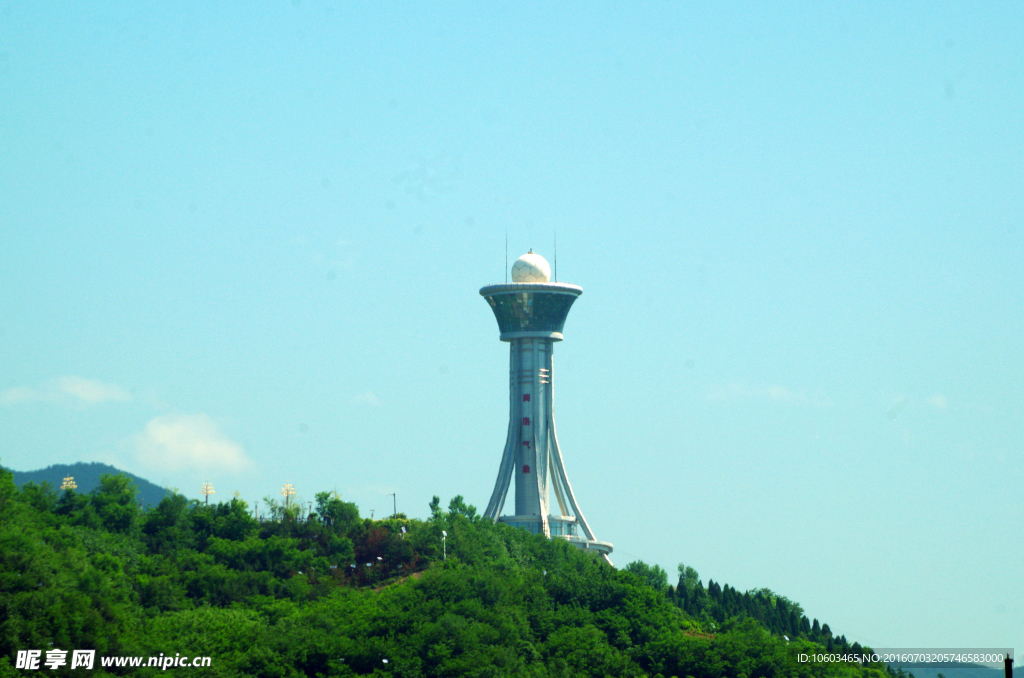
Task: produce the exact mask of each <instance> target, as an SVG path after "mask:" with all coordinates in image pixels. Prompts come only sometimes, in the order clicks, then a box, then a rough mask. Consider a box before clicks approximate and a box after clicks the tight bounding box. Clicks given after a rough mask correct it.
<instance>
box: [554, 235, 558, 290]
mask: <svg viewBox="0 0 1024 678" xmlns="http://www.w3.org/2000/svg"><path fill="white" fill-rule="evenodd" d="M555 282H558V227H557V226H555Z"/></svg>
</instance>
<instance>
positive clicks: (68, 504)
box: [0, 472, 885, 678]
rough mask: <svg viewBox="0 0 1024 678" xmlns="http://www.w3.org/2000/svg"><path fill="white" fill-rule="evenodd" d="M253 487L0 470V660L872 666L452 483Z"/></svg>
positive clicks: (817, 674) (765, 603)
mask: <svg viewBox="0 0 1024 678" xmlns="http://www.w3.org/2000/svg"><path fill="white" fill-rule="evenodd" d="M267 501H268V502H269V504H270V507H271V508H270V515H269V516H267V519H266V520H264V521H257V520H255V519H254V518H253V516H252V512H251V511H250V510H249V508H248V507H247V506H246V505H245V503H244V502H242V501H239V500H237V499H233V500H231V501H229V502H223V503H219V504H214V505H210V506H204V505H202V504H199V503H198V502H195V501H189V500H187V499H185V498H184V497H182V496H181V495H172V496H168V497H166V498H165V499H164V500H163V501H161V502H160V504H159V505H158V506H156V507H155V508H153V509H151V510H148V511H143V510H140V509H139V506H138V503H137V501H136V499H135V492H134V488H133V486H132V484H131V482H130V481H129V480H128V479H127V478H126V477H124V476H104V477H103V478H102V479H101V481H100V484H99V486H98V487H97V488H96V489H95V490H94V491H92V492H91V493H89V494H87V495H85V494H80V493H77V492H74V491H66V492H62V493H57V492H55V491H53V490H52V489H50V488H49V487H47V486H38V485H34V484H31V483H29V484H26V485H25V486H24V487H22V488H21V490H18V489H17V488H16V487H15V485H14V483H13V482H12V479H11V476H10V474H8V473H4V472H0V676H7V675H19V672H18V671H17V670H16V669H14V668H12V667H13V660H14V656H15V653H16V651H17V650H19V649H41V650H44V651H45V650H48V649H52V648H59V649H69V650H70V649H95V650H96V651H97V657H105V656H107V657H109V656H114V655H122V656H125V655H127V656H143V657H144V656H156V655H159V654H161V653H164V654H166V655H174V654H175V653H181V654H183V655H187V656H197V655H201V656H209V657H211V658H212V659H211V665H210V667H209V668H207V669H202V670H201V671H198V673H196V675H212V676H239V675H244V676H282V677H285V676H288V677H291V676H350V675H377V674H379V675H400V676H463V675H465V676H645V675H649V676H659V675H660V676H679V677H680V678H683V677H693V678H760V677H762V676H764V677H771V678H775V677H782V676H786V677H793V678H811V677H812V676H813V677H814V678H829V677H832V676H836V677H839V676H851V677H853V676H856V677H857V678H884V676H885V673H884V670H883V669H882V668H881V667H878V666H874V667H863V668H862V667H859V666H857V665H855V664H854V665H852V666H851V665H845V664H844V665H837V664H827V665H819V666H812V665H808V664H799V663H796V662H795V661H794V659H793V657H794V655H795V654H796V653H797V652H810V651H814V650H815V649H817V650H818V651H820V650H821V649H823V648H824V647H825V646H826V645H827V644H828V643H829V642H831V643H832V644H833V645H837V644H838V643H839V642H840V641H839V640H838V639H834V638H832V637H831V633H830V632H828V631H827V627H826V626H821V627H818V625H817V622H815V623H814V625H813V626H808V625H807V623H806V617H804V616H803V615H802V611H801V610H800V608H799V606H797V605H796V604H794V603H792V602H790V601H788V600H786V599H785V598H783V597H781V596H776V595H775V594H772V593H771V592H768V591H759V592H754V593H748V594H738V593H736V592H735V591H734V590H733V589H731V588H730V587H727V586H726V587H720V586H719V585H718V584H714V583H711V582H709V585H708V587H707V588H704V587H703V585H702V584H701V582H700V581H699V579H697V578H696V573H695V572H693V571H692V569H689V568H685V567H681V568H680V569H681V577H680V581H679V583H678V585H677V586H669V585H668V584H667V577H666V576H665V573H664V571H662V570H661V569H660V568H657V567H656V566H655V567H650V566H647V565H645V564H643V563H639V562H638V563H633V564H631V565H630V566H629V567H627V568H626V569H625V570H616V569H614V568H612V567H610V566H608V565H606V564H605V563H603V562H601V561H599V560H597V559H595V558H593V557H591V556H590V555H588V554H586V553H584V552H582V551H580V550H578V549H576V548H574V547H572V546H570V545H569V544H567V543H565V542H562V541H557V540H554V541H548V540H546V539H544V538H543V537H539V536H533V535H530V534H528V533H526V532H525V531H522V530H515V529H512V528H509V527H507V526H504V525H494V524H492V523H490V522H489V521H487V520H483V519H481V518H480V517H479V516H478V515H477V514H476V510H475V509H474V508H473V507H472V506H467V505H466V504H465V502H464V501H463V500H462V498H461V497H456V498H455V499H453V500H452V501H451V502H450V504H449V506H448V510H447V511H445V510H442V509H441V507H440V502H439V501H438V499H437V498H436V497H435V500H434V502H433V503H432V504H431V515H430V517H429V518H428V519H427V520H424V521H420V520H410V519H407V518H405V517H404V516H401V515H399V516H396V517H392V518H391V519H387V520H378V521H371V520H367V519H365V518H361V517H360V516H359V512H358V510H357V508H356V507H355V505H353V504H351V503H348V502H345V501H342V500H341V499H340V498H338V497H337V496H335V495H333V494H329V493H321V494H318V495H316V507H315V511H314V512H310V513H305V512H300V510H299V508H298V506H294V505H293V506H282V505H281V504H278V503H274V502H272V501H270V500H267ZM442 531H444V532H447V535H448V536H447V540H446V543H444V544H443V543H442ZM445 548H446V550H447V559H445V556H444V550H445ZM794 614H796V615H797V623H796V629H797V630H796V631H795V632H792V635H790V638H791V640H790V641H789V642H787V641H786V640H784V639H783V638H782V637H781V634H780V632H779V631H778V630H777V629H785V630H787V631H792V627H793V624H792V622H791V620H792V619H793V615H794ZM783 620H784V621H783ZM804 627H807V628H806V629H805V628H804ZM815 627H816V628H817V631H816V632H815ZM815 633H816V634H817V635H815ZM787 635H789V634H787ZM815 640H817V641H819V642H820V643H822V644H821V645H819V644H817V643H816V642H815ZM842 642H843V643H845V641H842ZM385 660H387V662H385ZM186 671H189V672H194V671H197V670H196V669H182V670H181V673H182V674H184V673H185V672H186ZM31 673H33V674H34V673H36V672H31ZM47 673H51V674H56V675H67V674H69V673H71V672H70V671H69V670H68V669H67V667H63V668H60V669H57V670H56V671H47ZM161 673H163V672H162V671H160V670H159V669H157V668H145V667H143V668H116V667H112V668H106V669H104V668H101V667H100V666H99V664H98V662H97V666H96V668H95V669H94V671H93V674H94V675H117V674H120V675H137V676H149V675H154V676H155V675H159V674H161ZM170 673H171V674H172V675H173V674H174V673H175V670H174V669H171V671H170Z"/></svg>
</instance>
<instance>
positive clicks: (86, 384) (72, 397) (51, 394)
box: [0, 375, 132, 405]
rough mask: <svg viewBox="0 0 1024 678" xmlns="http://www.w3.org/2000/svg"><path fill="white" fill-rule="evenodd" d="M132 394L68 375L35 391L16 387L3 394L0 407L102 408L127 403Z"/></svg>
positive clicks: (24, 387) (109, 385)
mask: <svg viewBox="0 0 1024 678" xmlns="http://www.w3.org/2000/svg"><path fill="white" fill-rule="evenodd" d="M131 399H132V395H131V393H129V392H128V391H126V390H124V389H123V388H121V387H120V386H117V385H116V384H105V383H103V382H102V381H96V380H95V379H86V378H84V377H76V376H73V375H68V376H64V377H60V378H59V379H57V380H56V381H54V382H51V383H48V384H44V385H42V386H38V387H36V388H31V387H28V386H14V387H12V388H8V389H5V390H4V391H2V392H0V404H3V405H14V404H17V403H25V402H43V403H64V404H68V403H70V404H76V405H98V404H100V403H126V402H129V401H130V400H131Z"/></svg>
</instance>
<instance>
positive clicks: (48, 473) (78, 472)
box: [8, 462, 168, 506]
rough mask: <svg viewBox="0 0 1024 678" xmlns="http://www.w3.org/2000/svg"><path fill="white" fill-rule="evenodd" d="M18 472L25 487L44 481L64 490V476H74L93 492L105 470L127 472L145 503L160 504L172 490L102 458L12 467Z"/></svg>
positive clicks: (17, 477)
mask: <svg viewBox="0 0 1024 678" xmlns="http://www.w3.org/2000/svg"><path fill="white" fill-rule="evenodd" d="M8 470H9V471H11V473H12V474H14V484H15V485H17V486H18V487H21V486H22V485H24V484H25V483H37V484H40V485H41V484H43V483H44V482H45V483H50V485H51V486H52V487H53V488H54V489H55V490H58V491H59V490H60V486H61V483H63V482H64V478H65V477H67V476H73V477H74V479H75V484H76V485H78V487H77V488H76V490H75V491H76V492H81V493H82V494H86V493H88V492H91V491H92V490H93V489H94V488H95V487H96V486H97V485H99V484H100V476H101V475H103V474H104V473H110V474H113V475H117V474H118V473H121V474H124V475H126V476H128V477H129V478H131V480H132V482H134V483H135V486H136V487H138V488H139V495H138V496H139V499H141V500H142V505H143V506H156V505H157V504H159V503H160V500H161V499H163V498H164V497H166V496H167V494H168V492H167V490H165V489H164V488H162V487H160V486H159V485H154V484H153V483H151V482H149V481H148V480H146V479H145V478H140V477H139V476H137V475H135V474H133V473H128V472H127V471H122V470H121V469H118V468H114V467H113V466H111V465H109V464H100V463H98V462H92V463H90V464H87V463H84V462H78V463H77V464H54V465H53V466H47V467H46V468H44V469H40V470H39V471H14V470H11V469H8Z"/></svg>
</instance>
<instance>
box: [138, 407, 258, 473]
mask: <svg viewBox="0 0 1024 678" xmlns="http://www.w3.org/2000/svg"><path fill="white" fill-rule="evenodd" d="M136 446H137V448H138V452H139V458H140V459H141V460H142V461H143V462H144V463H146V464H148V465H149V466H152V467H155V468H159V469H162V470H167V471H180V470H185V469H198V470H204V471H205V470H218V471H240V470H242V469H244V468H245V467H247V466H249V465H250V464H251V463H252V462H251V461H250V460H249V458H248V457H247V456H246V455H245V451H244V450H243V449H242V446H241V445H239V444H238V443H236V442H234V441H232V440H229V439H228V438H227V437H226V436H225V435H224V434H223V433H221V432H220V429H218V428H217V424H216V423H215V422H214V421H213V420H212V419H210V417H208V416H206V415H205V414H165V415H163V416H159V417H156V418H155V419H152V420H151V421H150V422H149V423H148V424H146V429H145V431H144V432H143V433H142V435H140V436H138V437H137V438H136Z"/></svg>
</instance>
